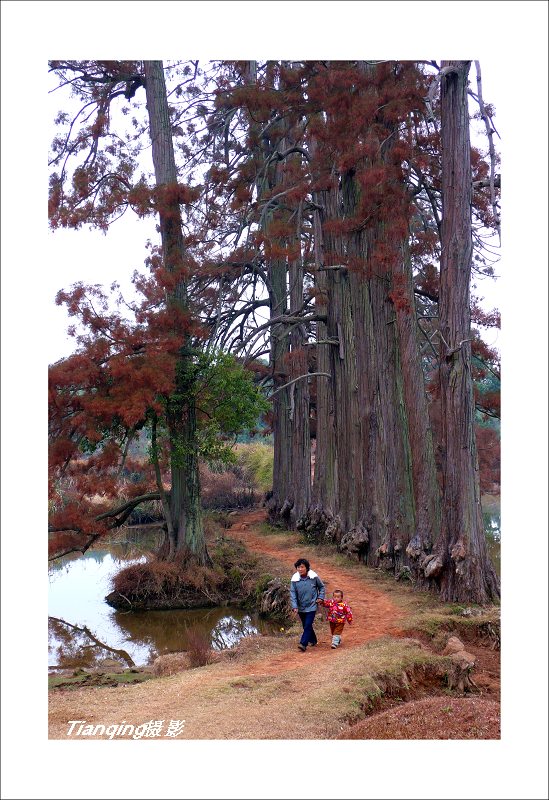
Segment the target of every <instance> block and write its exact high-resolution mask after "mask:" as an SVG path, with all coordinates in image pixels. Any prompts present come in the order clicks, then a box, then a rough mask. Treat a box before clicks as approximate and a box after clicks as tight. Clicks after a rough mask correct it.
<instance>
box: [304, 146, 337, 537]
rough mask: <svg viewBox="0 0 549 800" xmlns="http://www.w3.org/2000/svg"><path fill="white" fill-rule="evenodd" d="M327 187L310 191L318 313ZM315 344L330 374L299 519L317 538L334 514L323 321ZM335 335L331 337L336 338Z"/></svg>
mask: <svg viewBox="0 0 549 800" xmlns="http://www.w3.org/2000/svg"><path fill="white" fill-rule="evenodd" d="M310 151H311V154H312V155H314V154H315V152H316V144H315V141H314V139H313V140H312V141H311V145H310ZM329 191H335V189H331V190H328V191H317V192H314V193H313V202H314V204H315V206H316V210H315V211H314V218H313V225H314V229H313V236H314V253H315V289H316V293H317V294H316V308H317V311H318V313H319V314H326V312H327V306H328V276H329V275H330V274H331V273H330V271H329V270H328V271H326V270H325V266H326V264H327V263H328V262H327V260H326V256H325V253H326V251H327V252H329V253H331V252H333V251H334V250H333V242H332V238H331V237H330V236H329V235H327V239H326V240H325V236H324V231H323V222H324V220H325V217H326V213H327V208H329V207H331V206H332V205H333V204H332V203H331V202H330V199H329V197H328V194H329ZM316 338H317V344H316V371H317V372H322V373H324V374H325V375H330V376H331V378H325V377H318V378H315V380H316V409H315V416H316V447H315V463H314V480H313V486H312V499H311V507H310V509H309V511H308V513H307V519H306V520H303V528H304V529H305V530H306V531H307V532H308V533H309V535H312V536H315V537H316V538H319V537H320V536H322V535H323V534H324V533H325V531H326V528H327V527H328V525H330V523H331V522H332V520H333V519H334V517H335V514H336V511H335V509H336V506H337V501H336V498H337V494H338V481H337V450H336V440H335V428H334V421H335V415H334V408H335V399H334V380H333V355H334V352H335V351H334V347H336V345H335V344H330V341H329V335H328V324H327V322H318V323H317V336H316ZM336 341H337V339H334V342H336Z"/></svg>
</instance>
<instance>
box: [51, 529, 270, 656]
mask: <svg viewBox="0 0 549 800" xmlns="http://www.w3.org/2000/svg"><path fill="white" fill-rule="evenodd" d="M128 534H129V538H130V541H128V540H127V539H125V540H120V541H119V542H117V543H115V544H112V545H109V546H107V547H105V548H104V549H101V550H94V551H92V552H90V551H88V552H86V553H85V554H84V555H83V556H79V557H75V558H69V557H67V558H66V559H64V560H61V562H60V563H56V562H54V563H56V565H55V566H54V567H52V568H51V569H50V572H49V601H48V614H49V619H48V628H49V631H48V632H49V638H48V649H49V661H48V664H49V666H50V667H57V668H76V667H85V668H89V667H92V666H98V665H100V664H101V662H102V660H103V659H107V658H109V659H116V660H118V661H119V662H121V663H122V664H125V665H127V666H132V665H134V664H135V665H136V666H143V665H145V664H148V663H150V662H151V661H152V660H154V659H155V658H156V657H157V656H158V655H161V654H163V653H172V652H178V651H181V650H185V649H186V642H187V635H188V632H189V630H191V629H194V630H196V629H199V630H200V631H201V632H203V633H204V634H206V635H207V636H209V637H210V640H211V643H212V647H213V648H214V649H218V650H221V649H224V648H227V647H231V646H233V645H234V644H236V643H237V642H238V641H239V640H240V639H241V638H242V637H244V636H250V635H253V634H257V633H272V632H273V631H274V630H278V628H277V627H275V626H274V625H273V623H271V622H268V621H266V620H263V619H261V618H260V617H259V616H258V615H255V614H250V613H248V612H246V611H243V610H242V609H241V608H234V607H230V606H226V607H223V608H208V609H193V610H191V611H183V610H175V611H143V612H124V611H117V610H115V609H113V608H111V607H110V606H109V605H107V603H106V602H105V596H106V595H107V594H109V592H110V591H111V585H110V579H111V577H112V576H113V575H114V574H115V573H116V572H118V571H120V569H122V568H123V567H126V566H129V565H130V564H134V563H138V562H140V561H143V560H144V559H145V552H146V551H147V550H148V549H149V548H150V547H154V544H155V543H154V534H151V533H150V531H149V532H147V533H146V534H145V535H144V536H143V537H139V536H138V535H136V532H135V531H129V532H128Z"/></svg>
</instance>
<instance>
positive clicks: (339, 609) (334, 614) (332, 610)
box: [322, 600, 353, 622]
mask: <svg viewBox="0 0 549 800" xmlns="http://www.w3.org/2000/svg"><path fill="white" fill-rule="evenodd" d="M322 605H323V606H326V608H328V609H329V611H328V622H345V620H347V622H352V620H353V612H352V611H351V609H350V607H349V606H348V605H347V603H344V602H343V601H341V603H338V602H337V601H336V600H323V602H322Z"/></svg>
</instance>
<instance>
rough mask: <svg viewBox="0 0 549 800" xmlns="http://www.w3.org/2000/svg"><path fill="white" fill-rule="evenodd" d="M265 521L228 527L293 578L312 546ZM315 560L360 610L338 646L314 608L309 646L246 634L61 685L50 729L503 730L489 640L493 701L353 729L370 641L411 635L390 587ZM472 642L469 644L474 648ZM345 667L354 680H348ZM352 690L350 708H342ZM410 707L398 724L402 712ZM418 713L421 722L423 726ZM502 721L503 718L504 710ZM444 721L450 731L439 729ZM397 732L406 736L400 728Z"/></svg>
mask: <svg viewBox="0 0 549 800" xmlns="http://www.w3.org/2000/svg"><path fill="white" fill-rule="evenodd" d="M264 520H265V512H264V511H262V510H255V511H252V512H249V513H247V514H245V515H244V514H243V515H242V516H241V517H239V518H237V520H236V522H235V524H234V525H233V526H232V528H231V529H230V536H231V537H232V538H235V539H237V540H241V541H242V542H243V543H244V544H245V545H246V546H247V547H248V548H249V549H250V550H251V551H254V552H257V553H262V554H265V555H269V556H271V557H274V558H277V559H279V560H281V561H283V562H284V563H286V564H287V565H288V575H289V576H290V574H291V573H292V572H293V566H292V565H293V563H294V561H295V560H296V559H297V558H298V557H300V556H303V555H304V552H306V549H307V548H306V547H303V546H300V545H299V543H298V542H297V538H296V537H295V536H294V537H292V536H288V537H278V536H272V537H271V536H266V535H265V534H264V533H262V532H261V531H260V530H259V529H258V526H259V525H260V524H261V523H262V522H264ZM310 560H311V567H312V568H313V569H314V570H315V571H316V572H318V574H319V575H320V577H321V578H322V580H323V581H324V583H325V585H326V589H327V594H328V595H329V594H331V592H332V591H333V590H334V589H335V588H341V589H343V591H344V592H345V598H346V599H348V601H349V604H350V605H351V607H352V609H353V614H354V622H353V624H352V625H351V626H346V627H345V631H344V634H343V644H342V646H341V648H340V649H338V650H332V649H331V648H330V638H331V637H330V631H329V626H328V624H327V622H326V621H325V619H319V618H318V616H317V620H318V622H317V623H315V630H316V632H317V636H318V639H319V644H318V646H317V647H315V648H313V649H311V648H308V650H307V652H305V653H301V652H300V651H299V650H298V649H297V641H298V638H297V631H296V632H295V635H293V634H292V635H291V636H285V635H281V636H280V637H259V636H258V637H251V638H249V639H246V640H243V641H242V642H241V643H240V646H239V647H238V648H237V649H236V652H234V653H229V652H227V653H226V654H225V656H224V657H223V658H222V659H221V661H219V662H218V663H214V664H210V665H208V666H206V667H200V668H197V669H191V670H186V671H184V672H181V673H178V674H176V675H171V676H169V677H164V678H161V679H158V680H151V681H148V682H146V683H143V684H140V685H136V686H118V687H115V688H114V687H113V688H91V687H90V688H82V689H59V690H56V691H54V692H51V693H50V702H49V711H50V714H49V718H50V721H49V737H50V738H53V739H65V738H75V736H74V731H73V734H72V736H70V737H69V736H68V727H69V725H68V723H69V721H71V720H83V721H84V720H85V723H86V725H100V724H101V725H105V726H109V725H122V724H123V723H126V724H130V725H135V726H138V725H141V724H143V723H146V722H149V721H151V720H153V721H163V722H164V730H165V728H166V727H167V726H168V724H169V723H170V721H171V720H185V725H184V730H183V731H182V732H181V733H180V734H178V737H177V738H179V739H184V738H185V739H325V738H336V737H338V736H340V735H343V736H344V737H345V738H433V739H435V738H448V739H449V738H497V736H499V733H497V732H496V727H497V726H496V716H497V715H496V709H497V706H498V704H497V692H498V690H499V658H498V654H497V653H496V654H494V653H492V654H490V653H489V652H488V651H485V650H484V648H479V651H482V653H480V655H481V656H482V658H483V659H485V664H484V667H485V668H484V667H483V668H482V670H481V675H477V674H476V673H475V679H476V681H477V684H479V686H480V685H481V684H482V681H484V684H483V686H484V689H485V690H487V692H488V694H489V695H490V701H488V700H486V699H482V700H481V699H480V698H478V697H475V698H471V699H469V698H459V701H460V702H459V703H458V702H457V699H456V698H450V697H442V698H427V699H428V700H432V701H433V703H431V704H429V703H427V704H426V705H424V706H421V707H418V710H417V712H414V710H413V708H412V706H413V705H414V703H401V706H400V707H395V708H392V709H389V710H387V711H383V712H381V713H378V714H375V715H373V716H371V717H369V718H368V719H367V720H365V721H362V722H360V723H359V724H358V726H357V725H355V726H352V727H349V722H348V718H349V717H352V713H350V712H351V711H352V710H353V709H354V711H355V712H356V711H357V710H358V708H357V701H356V699H353V696H352V693H353V691H355V688H356V686H357V685H360V680H361V670H363V663H364V661H363V659H364V658H368V657H369V655H370V650H369V648H371V647H372V646H373V645H376V644H377V642H386V641H387V640H388V637H396V638H397V639H398V638H400V637H402V636H403V635H404V634H403V632H402V630H401V629H400V627H399V622H400V621H401V620H402V619H403V617H404V612H403V611H402V609H401V608H399V607H397V605H396V604H395V603H394V602H393V601H392V600H391V599H390V598H389V597H388V596H387V595H386V594H384V593H383V591H380V590H379V589H378V588H376V587H374V586H372V585H370V583H368V582H367V580H365V579H364V578H363V577H361V576H359V575H357V574H356V570H355V571H353V570H352V569H350V568H349V569H346V568H345V567H339V566H334V564H333V563H332V561H331V560H330V559H329V558H328V557H326V558H323V557H322V556H318V557H316V556H315V557H314V558H313V557H311V558H310ZM319 616H320V615H319ZM406 635H409V634H406ZM468 649H469V650H471V648H470V647H469V646H468ZM361 659H362V660H361ZM490 659H491V661H490ZM492 662H493V663H492ZM492 673H493V674H492ZM347 675H348V676H349V680H348V683H349V687H346V686H345V685H343V686H341V682H342V681H343V684H345V678H346V676H347ZM334 681H336V682H337V684H338V686H339V690H340V694H339V695H338V697H339V698H340V699H339V700H338V702H334V692H333V686H334ZM353 681H354V683H353ZM341 692H343V694H341ZM345 692H347V693H348V694H347V695H345ZM347 697H348V708H345V707H344V706H345V701H346V700H347ZM416 702H419V703H425V702H426V701H425V700H421V701H416ZM447 707H449V709H450V710H447ZM404 712H406V713H405V715H404V716H403V717H402V720H401V723H399V722H398V720H399V718H400V716H399V715H400V714H404ZM384 714H385V715H388V716H385V717H384V716H383V715H384ZM358 716H360V715H358ZM346 717H347V719H346ZM376 719H377V720H379V721H378V722H376ZM414 720H415V722H414ZM418 720H419V721H421V724H422V725H423V728H421V727H418ZM460 720H461V722H460ZM475 720H476V722H475V724H473V722H474V721H475ZM497 720H498V722H497V724H499V717H498V718H497ZM444 723H446V728H445V727H444ZM450 723H451V724H450ZM368 725H371V726H372V727H368ZM399 725H400V727H399ZM360 726H362V727H360ZM431 726H432V731H431ZM445 729H446V734H447V735H445V736H443V737H441V736H439V733H440V732H443V731H444V730H445ZM497 730H499V728H498V729H497ZM398 731H400V733H401V734H402V735H400V736H399V735H396V733H398ZM429 731H431V732H432V735H430V736H427V735H425V734H427V733H429ZM475 731H477V733H478V735H476V734H475ZM421 733H423V734H424V735H420V734H421ZM389 734H390V735H389ZM457 734H460V735H457ZM485 734H486V735H485ZM80 738H83V737H80ZM97 738H99V737H97ZM144 738H145V737H144Z"/></svg>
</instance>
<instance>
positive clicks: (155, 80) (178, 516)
mask: <svg viewBox="0 0 549 800" xmlns="http://www.w3.org/2000/svg"><path fill="white" fill-rule="evenodd" d="M144 67H145V80H146V93H147V110H148V114H149V124H150V135H151V145H152V157H153V164H154V172H155V179H156V185H157V187H158V188H159V189H161V188H162V187H166V186H174V185H176V184H177V169H176V165H175V156H174V150H173V140H172V132H171V124H170V116H169V109H168V100H167V95H166V83H165V80H164V71H163V66H162V62H161V61H145V62H144ZM159 217H160V233H161V237H162V255H163V260H164V265H165V267H166V269H168V270H170V271H171V272H177V273H179V276H180V278H179V280H178V282H177V285H176V287H175V289H174V290H173V292H172V293H171V294H170V296H169V298H168V303H169V304H171V305H172V306H174V307H177V308H180V309H182V310H184V311H187V309H188V295H187V277H186V275H185V270H184V263H183V262H184V255H185V248H184V243H183V234H182V227H181V211H180V208H179V203H178V202H177V199H176V198H173V197H172V199H171V200H168V199H167V198H166V200H165V202H162V201H161V202H160V203H159ZM191 359H192V353H191V348H190V342H189V340H187V341H185V343H184V344H183V346H182V348H181V354H180V358H179V362H178V366H177V374H176V387H175V393H174V395H173V396H172V397H171V398H169V401H168V413H167V419H168V429H169V436H170V448H171V474H172V488H171V491H170V512H171V521H172V525H173V531H174V537H175V549H176V551H177V552H181V551H184V550H188V551H189V553H190V555H191V556H192V557H193V558H195V559H196V560H197V561H198V562H200V563H207V562H208V561H209V556H208V553H207V549H206V542H205V538H204V529H203V526H202V513H201V505H200V481H199V473H198V453H197V437H196V411H195V405H194V385H193V378H192V361H191Z"/></svg>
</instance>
